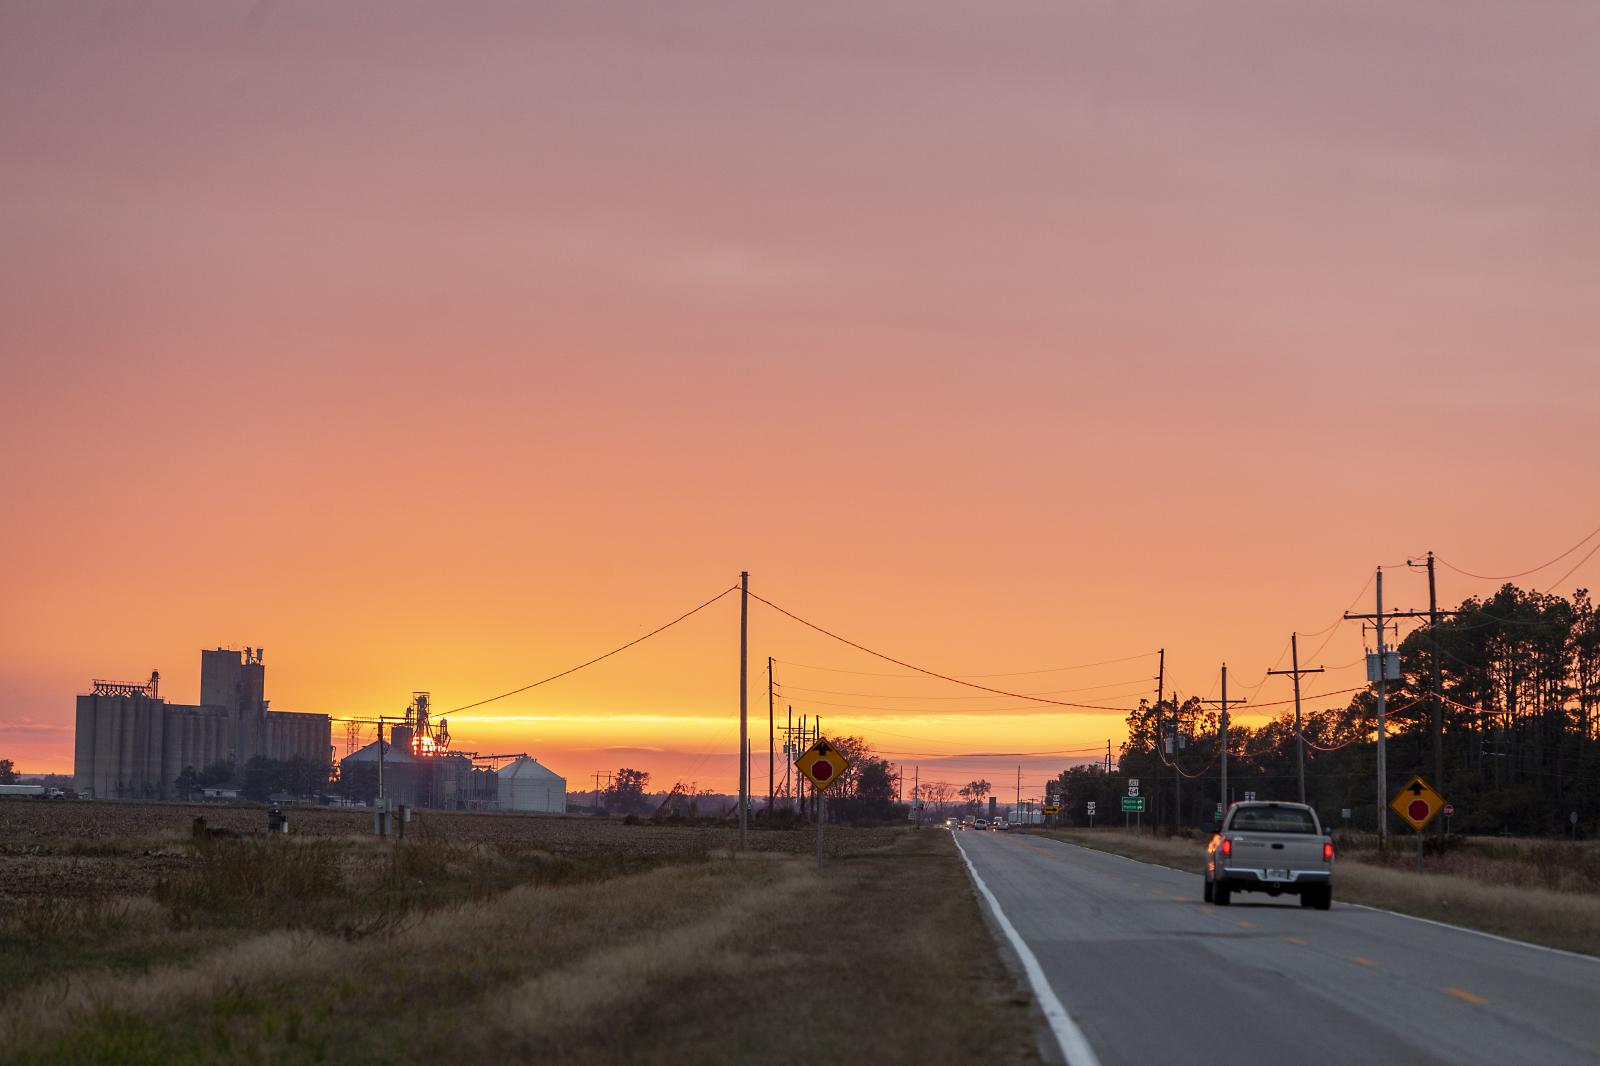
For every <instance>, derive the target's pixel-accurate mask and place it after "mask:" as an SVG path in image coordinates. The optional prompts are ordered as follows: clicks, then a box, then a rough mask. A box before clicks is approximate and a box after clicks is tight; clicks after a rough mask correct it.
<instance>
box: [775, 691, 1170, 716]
mask: <svg viewBox="0 0 1600 1066" xmlns="http://www.w3.org/2000/svg"><path fill="white" fill-rule="evenodd" d="M779 691H780V692H781V691H782V690H781V689H780V690H779ZM1148 691H1149V689H1148V688H1138V689H1134V690H1133V691H1131V692H1113V693H1110V694H1109V695H1106V696H1104V697H1102V698H1103V699H1108V700H1113V699H1123V698H1124V697H1127V696H1141V695H1143V694H1145V693H1146V692H1148ZM791 698H792V699H793V702H794V705H795V706H796V707H843V708H845V709H847V710H855V711H897V712H899V713H902V714H919V713H920V714H939V715H947V714H960V715H973V714H989V713H991V712H993V713H999V712H1002V711H1020V710H1024V709H1030V710H1031V709H1035V708H1037V707H1038V704H1037V703H1021V704H1017V703H1002V704H997V705H995V706H992V707H938V708H929V707H916V706H910V707H886V706H883V705H882V704H873V703H840V702H838V701H837V700H819V699H816V698H815V697H812V696H801V697H791ZM954 698H957V699H999V698H1000V697H998V696H965V697H954ZM1073 706H1078V705H1077V704H1074V705H1073ZM1103 709H1104V710H1108V711H1118V712H1123V713H1126V712H1129V711H1134V710H1137V709H1138V708H1136V707H1106V708H1103Z"/></svg>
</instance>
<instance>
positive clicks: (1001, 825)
mask: <svg viewBox="0 0 1600 1066" xmlns="http://www.w3.org/2000/svg"><path fill="white" fill-rule="evenodd" d="M1009 828H1011V827H1010V826H1008V825H1006V823H1005V820H1004V819H1003V818H996V819H995V820H994V821H992V822H990V823H989V829H990V830H991V831H992V832H995V833H999V832H1003V831H1004V830H1006V829H1009Z"/></svg>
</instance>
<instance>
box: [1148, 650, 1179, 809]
mask: <svg viewBox="0 0 1600 1066" xmlns="http://www.w3.org/2000/svg"><path fill="white" fill-rule="evenodd" d="M1157 654H1158V655H1159V656H1160V658H1159V659H1157V664H1158V665H1157V666H1156V764H1155V766H1154V767H1153V768H1152V771H1151V772H1152V773H1154V774H1155V782H1154V783H1155V795H1156V809H1155V812H1154V814H1155V817H1154V818H1152V819H1150V822H1151V826H1150V828H1151V831H1152V832H1153V833H1157V834H1159V833H1160V832H1161V755H1162V752H1161V745H1162V743H1163V741H1162V739H1161V724H1162V718H1163V717H1164V716H1163V714H1162V712H1161V697H1162V694H1163V692H1164V691H1165V689H1166V687H1167V649H1166V648H1162V649H1161V650H1160V651H1159V652H1158V653H1157ZM1173 776H1174V777H1176V776H1177V771H1176V770H1174V771H1173Z"/></svg>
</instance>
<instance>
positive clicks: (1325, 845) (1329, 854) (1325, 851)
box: [1322, 840, 1333, 862]
mask: <svg viewBox="0 0 1600 1066" xmlns="http://www.w3.org/2000/svg"><path fill="white" fill-rule="evenodd" d="M1322 861H1323V862H1332V861H1333V841H1331V840H1324V841H1323V842H1322Z"/></svg>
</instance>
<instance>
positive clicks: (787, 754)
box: [783, 703, 795, 811]
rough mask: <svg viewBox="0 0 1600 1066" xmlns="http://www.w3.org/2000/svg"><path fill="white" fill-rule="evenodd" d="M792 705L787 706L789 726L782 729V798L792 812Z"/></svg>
mask: <svg viewBox="0 0 1600 1066" xmlns="http://www.w3.org/2000/svg"><path fill="white" fill-rule="evenodd" d="M794 759H795V754H794V704H792V703H791V704H789V724H788V725H786V726H784V727H783V797H784V799H785V800H787V801H788V804H789V810H790V811H793V810H794V785H793V783H792V782H793V781H794V778H793V777H791V776H790V775H791V774H792V773H793V772H794Z"/></svg>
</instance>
